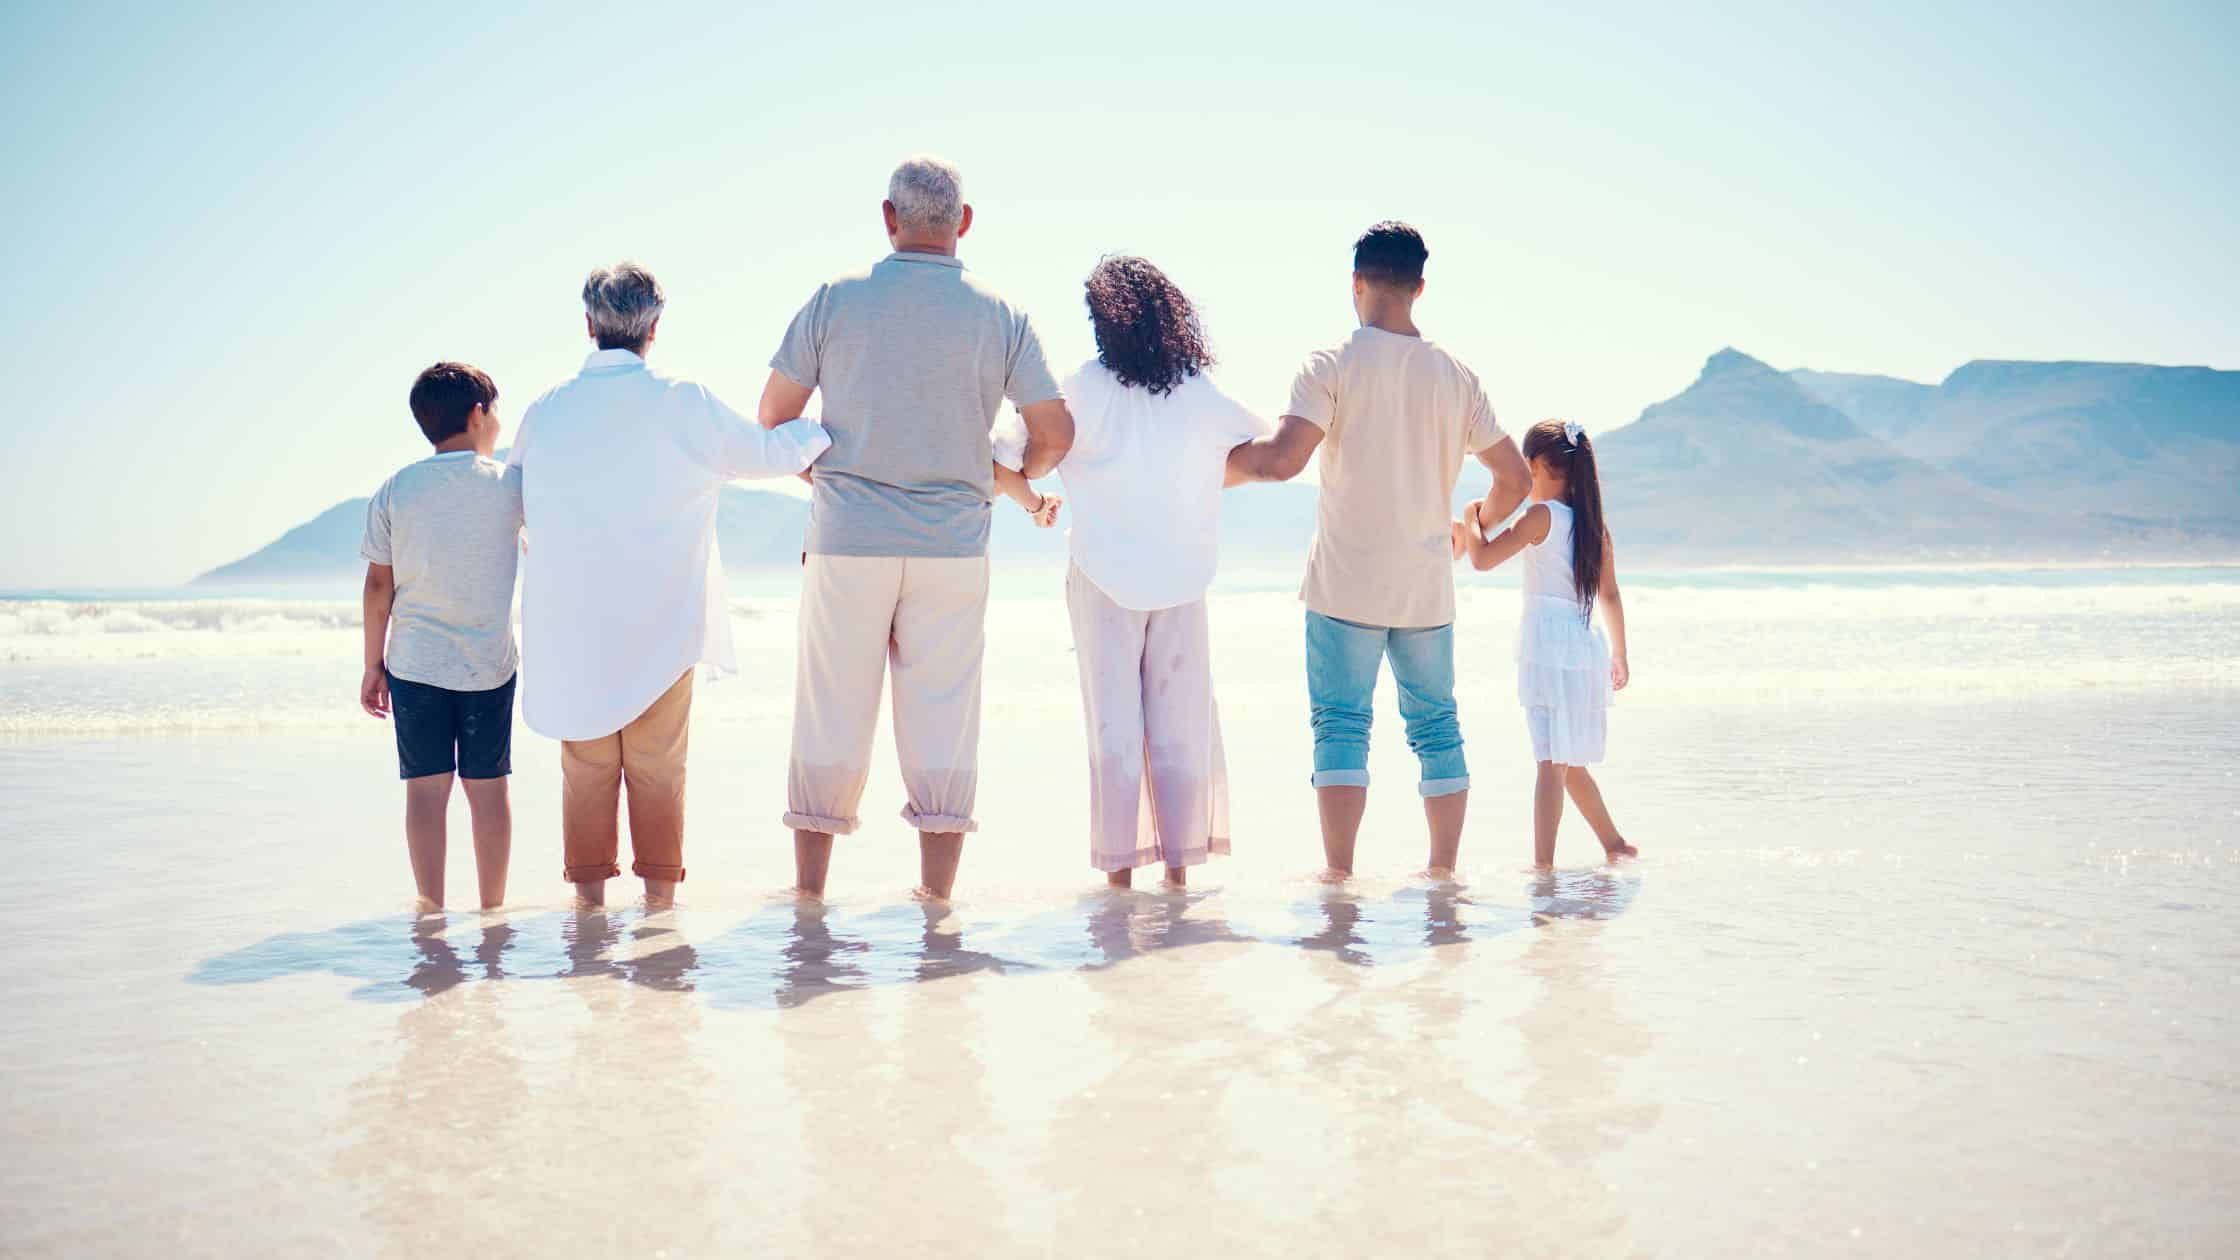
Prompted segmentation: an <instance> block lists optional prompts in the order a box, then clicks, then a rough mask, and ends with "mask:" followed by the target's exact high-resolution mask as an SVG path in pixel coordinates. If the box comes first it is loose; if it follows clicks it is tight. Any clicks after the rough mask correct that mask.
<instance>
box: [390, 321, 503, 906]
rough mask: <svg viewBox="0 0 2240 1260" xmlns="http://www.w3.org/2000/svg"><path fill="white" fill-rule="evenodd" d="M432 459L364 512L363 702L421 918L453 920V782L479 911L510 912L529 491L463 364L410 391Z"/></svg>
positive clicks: (490, 400)
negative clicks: (517, 640)
mask: <svg viewBox="0 0 2240 1260" xmlns="http://www.w3.org/2000/svg"><path fill="white" fill-rule="evenodd" d="M408 401H409V404H410V406H411V408H412V418H413V419H414V420H415V421H417V422H418V423H419V425H420V432H421V434H422V435H423V436H425V437H426V438H427V439H428V442H429V443H430V444H431V445H433V446H434V447H435V448H436V449H435V454H433V455H431V456H429V457H428V458H426V459H423V460H421V461H420V462H418V463H416V464H409V465H407V466H405V467H404V468H403V469H401V470H399V471H398V472H397V474H396V475H395V476H393V477H391V478H389V480H387V481H385V482H383V483H382V485H381V489H380V490H379V491H377V492H376V493H375V494H374V496H373V502H372V503H371V504H370V505H368V507H367V508H366V533H365V542H364V544H363V545H362V547H361V548H360V550H361V552H362V553H363V554H364V556H365V558H366V585H365V649H366V654H365V674H364V676H363V677H362V678H361V679H360V681H359V683H358V703H359V704H360V705H361V706H363V707H364V709H365V711H366V712H367V713H370V714H372V715H373V716H374V717H377V718H379V717H386V718H390V719H391V720H392V721H393V723H394V724H395V726H396V732H397V763H398V772H399V774H400V775H401V777H402V778H403V779H404V781H405V812H404V836H405V848H406V851H407V853H408V854H409V855H410V857H411V859H412V879H413V883H414V884H415V885H417V886H418V889H419V894H420V908H421V909H423V910H438V909H441V908H442V907H443V864H444V848H445V834H444V832H445V814H446V813H447V812H448V809H449V806H450V803H451V781H452V779H453V778H454V777H456V778H457V779H458V780H459V782H460V786H461V788H462V790H464V791H465V792H466V794H467V807H468V809H469V811H470V812H471V813H472V814H473V817H474V859H475V872H476V875H477V877H478V882H479V883H480V885H481V893H482V906H483V908H484V909H490V908H491V907H494V906H496V905H498V904H499V903H501V902H503V901H504V900H505V895H506V862H507V859H508V857H509V856H510V854H511V851H512V848H513V811H512V806H511V804H510V803H509V802H508V800H507V798H506V776H508V775H510V774H511V773H513V676H514V670H515V668H516V667H517V666H518V664H519V663H520V655H519V652H518V651H517V649H516V648H515V646H514V640H513V577H514V568H515V565H516V564H517V563H518V562H519V559H520V537H521V478H520V477H519V475H518V474H509V473H508V471H507V469H506V466H505V465H504V464H501V463H499V462H498V461H497V460H496V459H494V458H492V455H493V453H494V452H495V451H496V450H497V445H498V417H497V414H496V413H495V412H494V411H493V410H492V409H493V407H494V406H495V405H496V403H497V401H498V387H497V386H496V385H495V384H492V383H491V380H490V378H489V377H488V376H487V375H485V374H484V373H482V372H481V371H479V370H477V369H475V368H471V367H468V366H467V365H466V364H464V363H438V364H436V365H435V366H434V367H431V368H429V369H428V370H427V371H425V372H422V373H421V374H420V376H419V379H417V380H415V381H413V383H412V393H411V396H410V398H409V400H408Z"/></svg>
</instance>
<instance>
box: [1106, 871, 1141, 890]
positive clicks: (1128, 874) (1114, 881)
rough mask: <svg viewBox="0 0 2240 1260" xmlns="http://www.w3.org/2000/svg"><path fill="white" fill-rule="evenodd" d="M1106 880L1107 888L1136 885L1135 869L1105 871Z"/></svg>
mask: <svg viewBox="0 0 2240 1260" xmlns="http://www.w3.org/2000/svg"><path fill="white" fill-rule="evenodd" d="M1104 882H1105V887H1107V888H1133V887H1135V886H1136V873H1135V872H1134V871H1131V870H1124V869H1123V870H1117V871H1106V872H1105V873H1104Z"/></svg>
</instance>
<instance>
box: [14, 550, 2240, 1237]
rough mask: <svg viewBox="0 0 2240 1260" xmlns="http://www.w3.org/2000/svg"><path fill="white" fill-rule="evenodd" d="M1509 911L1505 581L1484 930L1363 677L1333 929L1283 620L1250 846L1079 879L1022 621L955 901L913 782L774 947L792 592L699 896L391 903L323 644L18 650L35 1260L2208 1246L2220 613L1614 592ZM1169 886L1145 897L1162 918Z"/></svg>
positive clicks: (1262, 668)
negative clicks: (1440, 874) (1549, 840)
mask: <svg viewBox="0 0 2240 1260" xmlns="http://www.w3.org/2000/svg"><path fill="white" fill-rule="evenodd" d="M1623 576H1624V577H1625V578H1626V582H1627V585H1626V600H1627V608H1628V613H1629V622H1630V625H1631V631H1632V640H1633V651H1632V664H1633V671H1634V682H1633V685H1632V686H1631V687H1629V688H1628V689H1627V691H1626V692H1624V693H1623V694H1622V695H1621V697H1620V699H1619V702H1618V707H1617V708H1616V709H1615V710H1614V711H1613V713H1612V716H1611V752H1610V759H1609V761H1608V762H1607V763H1606V765H1605V766H1602V767H1598V769H1597V775H1598V777H1599V778H1600V779H1601V780H1602V783H1603V786H1604V790H1605V792H1606V794H1607V795H1608V797H1609V800H1610V803H1611V806H1612V808H1613V810H1614V811H1615V813H1616V815H1617V818H1618V820H1619V822H1620V823H1621V824H1622V825H1623V826H1624V828H1625V830H1626V833H1627V835H1628V838H1629V839H1631V840H1633V841H1634V842H1635V843H1637V844H1639V845H1640V846H1641V848H1642V850H1643V852H1644V859H1643V860H1642V861H1640V862H1638V863H1628V864H1624V865H1621V866H1616V867H1609V866H1604V865H1602V864H1600V863H1599V862H1598V861H1597V860H1596V859H1597V858H1598V856H1599V854H1598V850H1597V848H1596V846H1595V844H1594V842H1593V839H1592V837H1591V835H1589V834H1588V833H1587V831H1586V829H1585V828H1584V826H1583V825H1582V824H1581V823H1580V822H1579V821H1578V820H1577V819H1576V817H1573V818H1571V819H1569V820H1567V824H1566V826H1565V829H1564V831H1563V834H1562V839H1561V843H1560V845H1559V849H1558V870H1557V871H1556V872H1555V873H1553V874H1552V875H1544V874H1536V873H1534V872H1533V871H1531V870H1530V869H1529V858H1530V826H1529V824H1530V785H1531V780H1532V765H1531V762H1530V760H1529V755H1528V750H1527V745H1526V743H1525V734H1524V728H1523V725H1522V721H1521V718H1520V715H1519V714H1518V711H1517V708H1516V705H1515V702H1514V669H1513V665H1512V663H1511V654H1510V653H1511V641H1510V636H1511V635H1512V634H1513V631H1514V626H1515V621H1516V609H1517V602H1518V601H1517V594H1516V590H1515V588H1514V586H1513V585H1505V584H1503V583H1501V582H1499V581H1481V580H1477V579H1474V578H1472V577H1469V576H1467V575H1465V576H1464V577H1463V578H1462V579H1461V584H1462V595H1461V602H1460V613H1459V618H1458V634H1459V645H1458V650H1457V653H1458V663H1459V670H1460V675H1461V685H1460V688H1459V691H1458V697H1459V700H1460V704H1461V712H1462V721H1463V725H1464V733H1465V737H1466V739H1467V741H1468V753H1469V757H1470V761H1471V773H1472V777H1473V787H1472V797H1471V818H1470V824H1469V829H1468V832H1467V834H1466V838H1465V841H1464V845H1463V850H1462V870H1461V878H1460V880H1459V882H1458V883H1456V884H1451V885H1450V884H1439V883H1433V882H1429V881H1426V880H1423V879H1421V878H1419V877H1418V876H1417V875H1416V874H1415V872H1416V871H1417V869H1418V868H1419V867H1420V866H1421V865H1422V859H1423V830H1422V822H1421V814H1420V809H1419V806H1418V802H1417V798H1416V793H1415V771H1414V764H1413V760H1412V758H1410V757H1409V755H1408V753H1407V750H1406V747H1405V744H1404V742H1403V740H1402V738H1401V730H1400V723H1399V721H1398V718H1397V715H1396V713H1395V712H1394V710H1393V708H1392V699H1391V682H1390V678H1389V675H1387V677H1386V679H1385V681H1384V682H1383V684H1382V690H1381V692H1380V697H1379V706H1380V707H1379V710H1378V713H1377V724H1376V729H1375V733H1374V741H1375V743H1374V748H1373V752H1372V762H1371V770H1372V774H1373V776H1374V780H1375V783H1374V786H1373V787H1372V788H1371V792H1370V806H1369V815H1368V821H1367V825H1366V826H1365V827H1364V830H1363V834H1362V841H1361V859H1360V860H1361V870H1362V874H1361V875H1360V877H1359V878H1357V879H1356V880H1355V881H1353V882H1352V883H1351V884H1350V885H1348V886H1345V887H1342V888H1327V887H1324V886H1322V885H1320V884H1318V883H1316V882H1314V880H1313V879H1312V878H1311V877H1312V875H1313V874H1314V872H1315V871H1316V870H1317V869H1318V868H1319V865H1320V850H1319V845H1318V843H1317V840H1316V831H1315V818H1314V801H1313V795H1312V793H1311V791H1310V790H1309V789H1308V787H1307V783H1306V779H1307V771H1308V765H1309V761H1308V750H1309V733H1308V729H1307V721H1306V699H1305V690H1304V681H1303V673H1302V668H1303V666H1302V647H1301V633H1300V613H1299V606H1298V604H1297V602H1296V600H1295V599H1294V598H1293V594H1292V591H1291V590H1290V589H1287V588H1286V587H1285V586H1284V585H1283V582H1282V580H1281V579H1280V578H1278V577H1275V576H1270V577H1269V578H1268V579H1267V580H1264V581H1258V580H1245V579H1235V578H1233V579H1231V580H1230V581H1229V582H1228V583H1227V584H1226V585H1224V586H1223V587H1221V588H1217V591H1216V594H1215V596H1214V598H1213V600H1212V605H1211V609H1212V620H1213V642H1214V654H1215V673H1216V679H1217V684H1218V688H1219V701H1220V704H1221V714H1222V724H1223V727H1224V731H1225V734H1226V739H1227V746H1228V756H1229V771H1230V775H1231V780H1232V790H1233V794H1234V799H1235V805H1236V809H1235V815H1236V823H1235V828H1234V830H1235V836H1234V846H1235V856H1234V857H1231V858H1227V859H1217V860H1216V861H1215V862H1213V863H1212V864H1210V865H1208V866H1206V867H1202V868H1199V869H1197V870H1195V871H1193V872H1192V886H1191V888H1190V889H1189V891H1188V892H1187V893H1180V894H1175V893H1162V892H1158V891H1148V890H1139V891H1136V892H1132V893H1107V892H1105V891H1104V890H1102V889H1101V888H1100V887H1099V884H1100V883H1101V880H1100V877H1098V876H1097V875H1096V873H1095V872H1092V871H1091V870H1090V869H1089V867H1088V864H1087V845H1086V841H1085V839H1084V838H1083V834H1082V828H1083V821H1084V814H1085V804H1086V795H1085V793H1086V787H1085V777H1086V776H1085V767H1084V756H1083V743H1084V736H1083V732H1082V728H1081V720H1080V696H1079V690H1078V683H1077V679H1076V677H1075V673H1074V667H1073V658H1072V655H1071V651H1070V647H1069V643H1068V635H1067V631H1066V617H1065V610H1064V605H1063V602H1062V599H1061V598H1060V596H1059V588H1058V583H1057V579H1056V576H1055V575H1054V574H1051V573H1045V572H1037V571H1031V570H1029V571H1014V570H1006V569H1005V568H1003V567H1002V566H1001V565H1000V564H999V565H998V568H997V577H996V583H995V598H994V601H993V604H992V608H991V613H990V619H989V651H988V664H987V692H986V707H985V719H984V729H985V735H984V738H983V753H982V778H981V787H980V794H979V795H980V823H981V829H980V831H979V832H978V833H977V834H976V835H974V836H973V837H972V838H971V839H970V840H969V842H968V844H967V846H966V853H965V861H964V868H963V873H962V876H961V878H960V881H959V895H958V898H957V900H956V901H955V902H954V903H953V904H951V905H948V906H928V905H925V904H922V903H918V902H914V901H913V900H911V899H910V898H909V896H908V889H909V887H910V885H911V884H912V882H913V881H914V879H915V876H916V854H915V845H914V843H913V842H912V836H911V834H910V833H909V832H908V831H907V829H906V828H905V826H904V824H903V822H902V821H901V819H900V818H899V816H898V811H899V810H900V808H901V806H902V799H901V795H900V790H899V786H898V784H897V782H896V775H895V772H894V759H893V753H892V747H891V743H890V742H889V739H888V737H887V735H886V733H885V732H884V731H882V734H881V737H880V745H879V751H878V753H877V758H876V761H875V766H876V767H877V768H876V769H875V771H874V774H873V778H872V782H871V787H870V791H869V793H868V795H867V797H866V800H865V805H864V819H865V825H864V827H863V830H862V832H861V833H859V834H858V835H856V836H853V837H846V838H843V839H842V840H841V842H840V848H839V850H838V853H837V854H836V856H835V858H834V863H833V873H832V881H831V888H832V896H831V898H830V900H829V901H828V903H826V904H825V905H823V906H821V907H818V906H804V905H800V904H798V903H796V902H795V901H794V900H793V899H792V898H790V897H788V896H787V895H786V894H785V891H784V888H785V885H786V884H787V883H788V882H789V880H790V878H791V874H792V871H791V852H790V837H789V835H788V833H786V832H785V831H783V830H782V829H781V828H780V825H779V822H778V815H779V813H780V811H781V810H782V809H783V807H784V785H785V754H786V747H787V734H788V721H789V715H790V712H791V706H792V696H793V688H792V672H791V671H792V668H793V654H794V620H793V615H792V609H793V599H792V596H791V594H790V590H789V586H788V583H787V582H786V580H784V579H783V578H782V577H773V578H767V579H760V580H751V579H750V580H745V581H734V583H733V620H734V631H735V633H736V635H737V639H738V644H739V651H740V657H741V662H742V666H743V670H742V673H741V674H740V675H738V676H736V677H731V678H726V679H721V680H716V681H713V682H708V683H704V685H703V688H702V690H701V691H700V692H699V694H698V696H697V698H696V701H695V704H696V709H695V713H694V725H693V732H692V758H691V787H690V798H689V807H688V809H689V812H688V830H687V840H686V845H687V849H686V861H687V865H688V868H689V870H690V874H689V877H688V879H687V881H686V882H685V884H684V885H683V887H682V889H681V904H680V905H679V907H678V908H677V909H675V910H673V911H667V912H663V913H656V914H648V913H646V912H645V911H643V910H642V909H640V908H638V907H637V906H635V905H634V904H633V898H634V892H635V889H634V885H633V882H632V881H628V880H624V881H620V882H618V883H616V884H615V885H614V886H613V892H612V897H613V901H614V905H613V907H612V908H611V909H609V910H607V911H605V912H597V913H579V912H576V911H574V910H572V909H570V908H569V907H568V904H567V898H566V894H567V892H568V891H569V889H568V887H567V885H565V884H563V883H562V882H561V879H560V856H559V843H558V834H557V832H558V799H557V797H558V766H557V760H558V753H557V749H556V746H555V745H554V744H552V743H551V742H550V741H548V740H544V739H541V738H539V737H536V736H534V735H533V734H531V733H530V732H528V731H527V730H526V728H522V729H521V730H520V731H519V733H518V735H517V740H516V745H515V767H516V773H515V776H514V784H513V800H514V811H515V847H514V860H513V873H512V882H511V889H512V898H511V901H512V904H511V905H510V906H509V907H508V909H507V910H505V911H503V912H501V913H497V914H482V913H479V912H476V911H474V910H472V909H462V908H460V907H461V906H462V905H471V899H472V889H473V878H472V867H471V855H470V851H469V846H468V845H467V841H466V835H465V812H464V806H463V804H458V803H455V805H454V812H453V816H452V817H453V822H452V860H451V868H450V870H451V876H450V889H451V898H452V901H453V902H454V903H455V904H454V906H453V908H452V909H451V910H450V911H448V912H447V913H445V914H442V915H440V916H426V917H420V916H415V915H414V914H413V913H412V912H411V911H410V908H409V901H410V897H409V894H410V891H411V884H410V879H409V875H408V872H407V868H406V864H405V855H404V846H403V843H402V838H401V832H400V826H399V817H400V815H401V809H402V791H401V789H400V788H399V786H398V784H397V782H396V779H395V756H394V747H393V744H392V743H391V742H390V737H389V731H388V729H387V728H386V727H385V726H383V725H381V724H378V723H376V722H375V721H373V720H372V719H369V718H367V717H366V716H364V715H363V714H362V713H360V712H359V711H358V710H357V708H356V706H355V703H354V687H355V683H356V679H357V653H358V627H357V615H356V607H355V602H354V600H353V599H352V598H350V596H349V595H348V594H347V593H346V592H337V593H332V594H323V595H320V596H318V597H304V596H299V595H284V596H283V595H240V594H232V593H224V592H219V593H203V592H190V593H186V594H183V595H175V596H164V597H135V598H70V597H65V598H18V599H8V600H0V797H4V799H5V800H6V802H7V816H8V826H7V833H8V835H9V836H10V838H11V841H12V843H11V846H10V851H11V853H12V854H13V855H14V857H15V858H16V860H17V873H16V877H15V878H14V879H13V880H11V881H10V882H9V884H8V886H7V888H6V891H5V892H4V893H0V898H4V900H0V913H4V915H5V922H6V923H7V924H9V925H10V926H11V927H12V929H13V931H12V933H11V937H12V939H11V940H10V943H9V951H8V956H9V964H8V965H6V966H4V967H0V1002H4V1003H5V1005H6V1008H7V1010H8V1011H9V1018H8V1019H7V1020H6V1022H5V1025H4V1027H5V1033H4V1034H0V1036H4V1037H5V1045H6V1050H7V1052H6V1054H5V1055H0V1074H4V1084H5V1090H4V1094H0V1098H4V1101H0V1115H4V1117H5V1131H6V1132H7V1133H8V1134H9V1135H10V1136H11V1138H12V1139H13V1140H12V1141H11V1142H9V1143H8V1144H7V1147H6V1149H5V1153H0V1201H5V1202H6V1203H7V1204H9V1205H10V1208H9V1211H8V1212H7V1213H6V1216H5V1218H4V1220H0V1251H4V1252H6V1253H7V1254H9V1255H22V1256H62V1255H72V1256H77V1255H111V1254H116V1255H143V1254H158V1253H160V1254H166V1255H171V1256H197V1255H218V1254H226V1255H239V1254H266V1255H289V1254H320V1255H340V1256H359V1255H364V1256H392V1255H412V1254H425V1253H426V1252H427V1251H428V1250H429V1249H431V1248H436V1247H466V1248H470V1249H474V1250H479V1251H484V1252H495V1253H496V1254H522V1253H529V1252H532V1251H540V1252H552V1251H557V1252H558V1253H560V1254H589V1253H593V1252H599V1253H613V1254H628V1255H639V1254H659V1255H667V1256H703V1255H731V1254H742V1253H752V1254H773V1255H859V1254H889V1253H893V1252H896V1251H901V1250H904V1249H909V1250H911V1251H924V1250H941V1251H946V1252H950V1253H953V1254H961V1255H987V1256H1011V1255H1020V1256H1039V1255H1054V1254H1064V1255H1108V1254H1109V1255H1121V1254H1129V1255H1140V1254H1145V1253H1158V1252H1170V1253H1174V1254H1191V1255H1195V1254H1208V1253H1214V1254H1219V1253H1223V1252H1227V1253H1231V1254H1238V1255H1296V1256H1314V1255H1334V1254H1380V1253H1383V1252H1386V1251H1391V1250H1400V1249H1404V1250H1406V1251H1409V1252H1411V1253H1416V1254H1424V1255H1440V1256H1444V1255H1455V1256H1481V1255H1486V1254H1494V1253H1513V1254H1520V1255H1548V1254H1566V1255H1589V1256H1604V1255H1607V1256H1634V1255H1649V1256H1699V1255H1707V1254H1724V1255H1783V1256H1797V1255H1812V1256H1819V1255H1829V1256H1844V1255H1893V1254H1895V1255H1917V1256H1980V1255H2044V1254H2070V1255H2093V1256H2123V1255H2142V1256H2143V1255H2156V1256H2167V1255H2202V1256H2209V1255H2221V1254H2222V1255H2228V1254H2231V1253H2232V1252H2233V1250H2234V1249H2235V1248H2236V1247H2240V1201H2236V1200H2235V1198H2234V1196H2233V1195H2232V1194H2231V1192H2230V1187H2231V1185H2232V1184H2233V1181H2234V1179H2235V1178H2236V1177H2240V1131H2236V1126H2235V1122H2234V1117H2235V1116H2236V1115H2240V1069H2236V1067H2235V1064H2240V1019H2236V1012H2240V1005H2236V1003H2235V1001H2234V997H2235V992H2234V985H2235V979H2234V977H2235V976H2236V975H2240V970H2236V966H2235V965H2236V964H2240V777H2236V775H2235V770H2234V759H2233V756H2232V751H2231V750H2232V749H2233V748H2234V747H2236V746H2240V570H2236V569H2229V568H2224V569H2219V568H2185V567H2170V568H2125V569H2089V568H2076V569H2061V570H2052V569H1997V568H1981V567H1978V568H1970V569H1964V570H1963V569H1905V568H1892V569H1882V570H1857V571H1845V570H1814V571H1797V570H1751V571H1711V570H1703V571H1687V570H1664V571H1655V572H1649V571H1644V572H1642V573H1640V574H1634V573H1630V572H1628V573H1625V574H1624V575H1623ZM1146 882H1149V881H1146Z"/></svg>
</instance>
